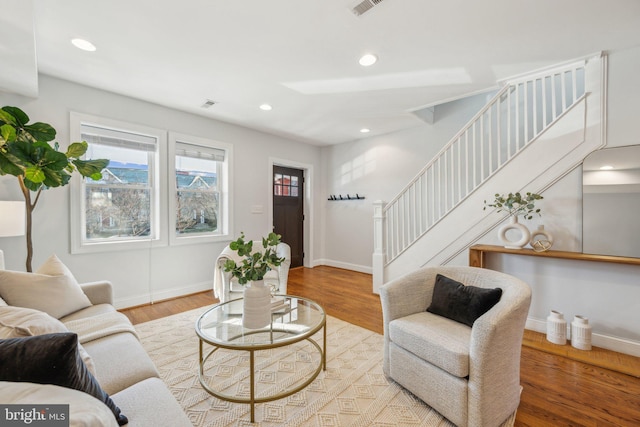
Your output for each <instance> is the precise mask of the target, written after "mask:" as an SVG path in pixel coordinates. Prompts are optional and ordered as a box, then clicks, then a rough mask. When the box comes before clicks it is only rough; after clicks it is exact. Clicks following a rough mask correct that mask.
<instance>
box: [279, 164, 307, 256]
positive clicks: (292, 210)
mask: <svg viewBox="0 0 640 427" xmlns="http://www.w3.org/2000/svg"><path fill="white" fill-rule="evenodd" d="M303 189H304V171H302V170H300V169H292V168H285V167H282V166H274V167H273V231H274V232H276V233H277V234H281V235H282V241H283V242H284V243H286V244H288V245H289V246H291V267H292V268H293V267H300V266H302V265H303V257H304V246H303V239H302V237H303V236H302V234H303V221H304V214H303V200H304V194H303Z"/></svg>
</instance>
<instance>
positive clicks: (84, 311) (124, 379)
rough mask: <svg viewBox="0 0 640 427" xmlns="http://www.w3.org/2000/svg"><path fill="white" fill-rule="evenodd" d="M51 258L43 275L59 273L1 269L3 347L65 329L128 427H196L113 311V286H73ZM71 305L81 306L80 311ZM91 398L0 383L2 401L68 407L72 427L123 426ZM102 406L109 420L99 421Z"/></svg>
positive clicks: (54, 389)
mask: <svg viewBox="0 0 640 427" xmlns="http://www.w3.org/2000/svg"><path fill="white" fill-rule="evenodd" d="M54 257H55V256H54ZM50 260H51V259H50ZM50 260H48V261H47V263H45V264H48V268H45V269H44V273H55V274H43V271H42V268H41V269H39V270H38V271H37V272H36V273H22V272H12V271H6V270H5V271H0V338H4V339H3V340H0V342H2V341H4V342H9V341H10V340H11V339H12V338H17V340H18V341H19V340H20V339H28V338H29V337H30V336H32V335H41V334H46V333H63V332H64V329H68V330H69V331H71V332H76V333H77V334H78V336H79V338H80V342H81V345H80V350H81V354H83V359H84V362H85V366H86V367H87V368H89V371H90V372H92V373H93V374H94V377H95V379H96V380H97V382H98V383H99V385H100V387H102V389H103V390H104V392H106V393H107V394H108V395H109V396H110V398H111V399H112V401H113V402H114V403H115V405H117V407H118V408H119V409H120V410H121V412H122V414H123V415H124V416H126V417H127V418H128V424H127V425H129V426H132V427H133V426H148V427H156V426H172V427H189V426H192V424H191V422H190V421H189V418H188V417H187V416H186V414H185V413H184V411H183V410H182V408H181V407H180V405H179V404H178V402H177V401H176V399H175V398H174V397H173V395H172V394H171V392H170V391H169V389H168V388H167V386H166V385H165V384H164V382H163V381H162V380H161V379H160V378H159V375H158V371H157V370H156V367H155V366H154V364H153V362H152V361H151V359H150V358H149V356H148V355H147V353H146V352H145V350H144V348H143V347H142V344H141V343H140V341H139V340H138V338H137V336H136V335H135V330H134V328H133V326H132V325H131V323H130V322H129V321H128V319H127V318H126V316H124V315H123V314H121V313H118V312H117V311H116V309H115V308H114V307H113V305H112V303H113V300H112V298H113V290H112V285H111V283H110V282H108V281H102V282H93V283H87V284H82V285H78V284H77V282H75V286H74V283H73V282H74V281H75V279H74V278H73V277H72V275H70V272H69V271H68V270H66V267H64V265H62V263H60V262H59V260H58V259H57V258H55V259H54V260H53V264H52V262H50ZM56 260H57V261H56ZM51 265H53V267H51ZM65 270H66V271H65ZM59 273H63V274H59ZM25 281H26V282H25ZM78 291H79V292H80V293H81V294H82V295H80V294H78V293H77V292H78ZM60 292H62V293H60ZM83 297H84V298H85V299H83ZM74 305H76V306H80V305H84V307H82V308H80V309H78V310H75V308H77V307H74ZM18 307H19V308H18ZM69 310H71V312H70V313H65V314H64V315H63V316H58V315H59V314H60V313H63V312H66V311H69ZM21 337H23V338H21ZM83 337H84V338H83ZM82 350H84V351H82ZM0 370H1V368H0ZM5 374H6V373H5ZM2 378H5V377H2ZM88 396H89V395H87V394H86V393H83V392H81V391H77V390H72V389H70V388H64V387H60V386H58V385H45V384H35V383H32V382H22V381H20V382H16V381H0V402H2V403H3V404H8V403H16V404H18V403H31V404H33V403H34V402H36V403H39V404H40V403H42V404H47V403H68V404H70V419H71V423H70V425H72V426H73V425H91V426H94V425H95V426H98V425H109V426H113V425H118V424H117V423H116V417H114V416H113V414H111V416H110V417H109V416H108V414H109V413H111V411H109V410H108V408H107V406H106V405H105V404H104V403H102V402H100V401H99V400H98V399H95V398H93V397H88ZM105 408H107V416H101V415H100V414H104V413H105Z"/></svg>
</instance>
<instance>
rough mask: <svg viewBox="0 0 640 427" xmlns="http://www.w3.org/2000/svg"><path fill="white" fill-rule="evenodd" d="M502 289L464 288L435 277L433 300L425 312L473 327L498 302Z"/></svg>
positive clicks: (446, 279) (445, 278)
mask: <svg viewBox="0 0 640 427" xmlns="http://www.w3.org/2000/svg"><path fill="white" fill-rule="evenodd" d="M501 296H502V289H500V288H493V289H489V288H479V287H476V286H465V285H463V284H462V283H460V282H458V281H455V280H453V279H450V278H448V277H446V276H443V275H442V274H438V275H436V283H435V286H434V288H433V298H432V300H431V305H430V306H429V308H427V311H428V312H430V313H433V314H437V315H440V316H444V317H447V318H449V319H451V320H455V321H456V322H460V323H464V324H465V325H467V326H473V322H475V321H476V319H478V318H479V317H480V316H482V315H483V314H485V313H486V312H487V311H489V310H490V309H491V307H493V306H494V305H496V304H497V303H498V301H500V297H501Z"/></svg>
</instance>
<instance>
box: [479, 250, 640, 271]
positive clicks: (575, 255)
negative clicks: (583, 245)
mask: <svg viewBox="0 0 640 427" xmlns="http://www.w3.org/2000/svg"><path fill="white" fill-rule="evenodd" d="M487 253H499V254H513V255H525V256H537V257H543V258H559V259H571V260H577V261H595V262H611V263H616V264H631V265H640V258H631V257H621V256H612V255H592V254H583V253H580V252H566V251H546V252H536V251H534V250H533V249H507V248H505V247H503V246H494V245H474V246H471V247H470V248H469V265H470V266H472V267H480V268H485V267H486V254H487Z"/></svg>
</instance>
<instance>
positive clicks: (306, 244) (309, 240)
mask: <svg viewBox="0 0 640 427" xmlns="http://www.w3.org/2000/svg"><path fill="white" fill-rule="evenodd" d="M274 166H283V167H286V168H293V169H301V170H302V171H303V176H304V199H303V201H302V205H303V206H302V213H303V215H304V222H303V224H302V225H303V228H302V230H303V231H302V238H303V242H302V245H303V251H304V258H303V262H302V265H303V266H305V267H307V268H312V267H313V260H314V257H313V242H314V239H313V237H314V233H313V230H314V228H315V227H314V219H315V218H314V216H313V211H314V210H313V190H312V188H313V186H312V183H313V165H312V164H309V163H301V162H297V161H295V160H287V159H281V158H276V157H269V180H268V182H269V188H270V190H269V196H270V197H269V205H268V218H269V226H270V227H273V167H274Z"/></svg>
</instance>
